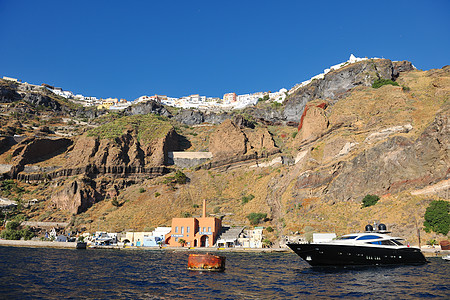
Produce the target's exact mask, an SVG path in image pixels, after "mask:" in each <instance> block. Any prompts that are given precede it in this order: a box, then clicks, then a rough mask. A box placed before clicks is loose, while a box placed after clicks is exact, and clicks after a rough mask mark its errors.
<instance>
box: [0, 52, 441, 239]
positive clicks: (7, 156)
mask: <svg viewBox="0 0 450 300" xmlns="http://www.w3.org/2000/svg"><path fill="white" fill-rule="evenodd" d="M449 97H450V68H449V67H448V66H445V67H443V68H441V69H435V70H428V71H422V70H418V69H417V68H415V67H414V65H413V64H412V63H411V62H408V61H391V60H389V59H383V58H371V59H368V58H356V57H354V56H353V55H352V56H351V57H350V59H349V60H348V61H347V62H344V63H340V64H337V65H335V66H332V67H330V68H327V69H325V70H324V72H323V73H322V74H319V75H316V76H314V77H312V78H311V79H309V80H306V81H303V82H301V83H299V84H297V85H295V86H294V87H292V88H291V89H290V90H287V89H280V90H279V91H278V92H274V93H272V92H256V93H252V94H247V95H237V94H236V93H227V94H225V95H224V96H223V98H222V99H218V98H208V97H206V96H200V95H190V96H187V97H182V98H171V97H168V96H162V95H154V96H142V97H139V98H138V99H135V100H134V101H126V100H124V99H122V100H120V99H119V100H118V99H114V98H107V99H102V98H99V99H97V98H96V97H87V96H83V95H74V94H73V93H72V92H69V91H64V90H63V89H62V88H57V87H54V86H51V85H50V84H42V85H32V84H29V83H22V82H21V81H20V80H18V79H15V78H11V77H7V76H4V77H3V79H0V125H1V126H0V197H1V199H0V206H1V207H2V209H1V211H0V213H1V215H0V217H1V219H2V220H4V221H5V222H3V225H2V226H3V229H4V230H3V231H2V237H3V238H5V239H6V238H14V239H21V238H22V239H28V238H33V239H35V240H36V239H37V240H40V239H43V240H50V239H52V240H57V239H60V240H64V239H66V240H69V239H73V238H74V235H77V236H78V237H81V236H83V237H85V238H86V239H89V240H90V242H91V243H92V245H94V246H104V245H107V244H111V243H113V244H118V243H123V245H125V244H128V245H131V244H133V246H154V247H159V246H167V247H219V248H222V247H223V248H226V247H232V248H236V247H237V248H240V247H241V248H262V247H273V248H282V247H284V245H285V244H286V242H287V241H317V240H320V239H322V240H326V239H331V238H333V237H335V236H338V235H342V234H345V233H349V232H360V231H362V230H363V229H364V226H365V225H367V224H368V223H370V224H372V223H373V222H377V223H380V222H382V223H383V224H386V225H387V226H388V228H390V229H391V230H392V231H394V232H395V233H396V234H398V235H400V236H405V237H406V238H407V239H408V241H409V242H410V243H411V244H415V245H418V244H421V243H422V244H425V243H431V244H433V243H438V242H439V241H441V240H446V239H448V235H447V234H448V231H447V232H444V231H430V230H428V229H427V230H425V229H424V228H425V227H424V226H425V225H423V224H426V220H425V212H426V210H427V209H428V207H429V206H430V205H431V204H432V203H434V201H447V202H448V199H449V198H448V195H449V191H450V179H449V172H450V171H449V170H450V169H449V168H448V166H449V165H450V161H449V157H450V155H449V153H448V152H449V147H448V145H449V137H450V131H449V130H450V125H449V121H450V120H449V113H448V111H449V103H448V99H449ZM369 200H370V201H369ZM411 219H413V221H411ZM411 222H413V224H411ZM8 224H9V225H8ZM417 232H420V237H419V236H418V235H417Z"/></svg>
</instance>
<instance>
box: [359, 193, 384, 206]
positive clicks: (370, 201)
mask: <svg viewBox="0 0 450 300" xmlns="http://www.w3.org/2000/svg"><path fill="white" fill-rule="evenodd" d="M378 200H380V197H378V196H377V195H366V196H365V197H364V199H363V200H362V207H369V206H372V205H375V204H376V203H377V202H378Z"/></svg>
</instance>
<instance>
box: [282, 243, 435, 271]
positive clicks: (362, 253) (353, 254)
mask: <svg viewBox="0 0 450 300" xmlns="http://www.w3.org/2000/svg"><path fill="white" fill-rule="evenodd" d="M288 247H289V248H291V249H292V250H293V251H294V252H295V253H296V254H297V255H298V256H300V257H301V258H303V259H304V260H305V261H306V262H307V263H309V264H310V265H311V266H348V265H361V266H362V265H398V264H423V263H426V262H427V260H426V259H425V257H424V256H423V254H422V252H421V251H420V250H419V249H418V248H415V247H406V246H404V247H395V248H394V247H393V248H388V247H376V246H354V245H332V244H288Z"/></svg>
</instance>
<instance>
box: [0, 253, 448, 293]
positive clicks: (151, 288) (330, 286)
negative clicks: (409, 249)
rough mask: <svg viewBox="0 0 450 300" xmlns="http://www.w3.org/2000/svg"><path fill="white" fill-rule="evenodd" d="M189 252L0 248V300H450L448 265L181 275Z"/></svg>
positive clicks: (254, 267)
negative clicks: (423, 299) (354, 299)
mask: <svg viewBox="0 0 450 300" xmlns="http://www.w3.org/2000/svg"><path fill="white" fill-rule="evenodd" d="M189 253H192V252H188V251H155V250H153V251H152V250H150V251H148V250H147V251H146V250H135V251H132V250H103V249H96V250H92V249H88V250H72V249H70V250H69V249H44V248H19V247H0V299H62V298H65V299H177V298H178V299H180V298H181V299H323V298H345V299H351V298H362V299H419V298H444V299H450V281H449V279H450V275H449V274H450V262H446V261H444V260H442V259H441V258H438V257H437V258H429V261H430V263H429V264H424V265H418V266H394V267H351V268H312V267H310V266H309V265H308V264H307V263H305V262H304V261H303V260H302V259H301V258H300V257H298V256H297V255H295V254H294V253H241V252H222V251H221V252H220V255H222V256H225V257H226V270H225V271H224V272H220V273H215V272H214V273H213V272H198V271H188V270H187V268H186V267H187V260H188V255H189Z"/></svg>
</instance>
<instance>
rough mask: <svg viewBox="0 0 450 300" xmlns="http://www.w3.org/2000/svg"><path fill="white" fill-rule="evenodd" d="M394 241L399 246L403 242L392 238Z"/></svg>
mask: <svg viewBox="0 0 450 300" xmlns="http://www.w3.org/2000/svg"><path fill="white" fill-rule="evenodd" d="M392 241H393V242H394V243H396V244H397V245H399V246H403V243H402V242H400V240H392Z"/></svg>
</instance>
